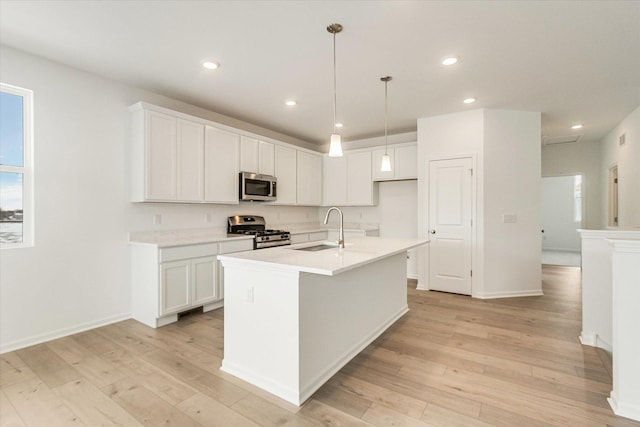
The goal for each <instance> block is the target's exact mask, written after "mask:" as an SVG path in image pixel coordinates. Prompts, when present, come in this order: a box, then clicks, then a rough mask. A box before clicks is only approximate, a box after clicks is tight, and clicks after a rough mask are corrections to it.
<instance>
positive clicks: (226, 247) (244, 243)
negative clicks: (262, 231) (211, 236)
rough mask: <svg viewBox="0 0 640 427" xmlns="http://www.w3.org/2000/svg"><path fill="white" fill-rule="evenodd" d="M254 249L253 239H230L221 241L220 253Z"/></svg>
mask: <svg viewBox="0 0 640 427" xmlns="http://www.w3.org/2000/svg"><path fill="white" fill-rule="evenodd" d="M252 250H253V239H246V240H230V241H228V242H220V253H221V254H228V253H231V252H242V251H252Z"/></svg>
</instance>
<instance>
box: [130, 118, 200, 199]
mask: <svg viewBox="0 0 640 427" xmlns="http://www.w3.org/2000/svg"><path fill="white" fill-rule="evenodd" d="M133 129H134V135H133V141H132V150H133V162H132V175H133V176H132V179H133V180H132V191H131V199H132V201H134V202H143V201H152V202H162V201H167V202H169V201H172V202H173V201H188V202H200V201H202V198H203V182H204V181H203V173H202V171H203V161H202V151H203V143H204V125H202V124H200V123H195V122H191V121H188V120H184V119H179V118H176V117H173V116H170V115H168V114H163V113H160V112H156V111H149V110H143V109H139V110H136V111H134V113H133Z"/></svg>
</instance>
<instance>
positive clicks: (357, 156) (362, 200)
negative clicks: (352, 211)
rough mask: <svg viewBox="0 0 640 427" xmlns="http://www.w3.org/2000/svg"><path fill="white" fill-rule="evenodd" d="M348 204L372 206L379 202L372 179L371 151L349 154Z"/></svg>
mask: <svg viewBox="0 0 640 427" xmlns="http://www.w3.org/2000/svg"><path fill="white" fill-rule="evenodd" d="M346 157H347V204H348V205H349V206H372V205H375V204H376V203H377V200H376V198H375V197H374V191H373V190H374V188H373V182H372V180H371V152H370V151H365V152H363V153H349V154H347V156H346Z"/></svg>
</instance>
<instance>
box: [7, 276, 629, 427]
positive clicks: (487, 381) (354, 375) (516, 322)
mask: <svg viewBox="0 0 640 427" xmlns="http://www.w3.org/2000/svg"><path fill="white" fill-rule="evenodd" d="M414 287H415V282H411V281H410V283H409V287H408V292H409V306H410V309H411V311H410V312H409V313H408V314H407V315H405V316H404V317H403V318H402V319H400V320H399V321H398V322H397V323H396V324H394V325H393V326H392V327H391V328H390V329H389V330H388V331H387V332H385V333H384V334H383V335H382V336H381V337H380V338H379V339H377V340H376V341H375V342H374V343H373V344H372V345H370V346H369V347H367V348H366V349H365V350H364V351H363V352H362V353H361V354H360V355H359V356H357V357H356V358H355V359H354V360H353V361H351V362H350V363H349V364H348V365H347V366H345V367H344V368H343V369H342V370H341V371H340V372H339V373H337V374H336V375H335V376H334V377H333V378H332V379H331V380H329V382H327V384H325V385H324V386H323V387H322V388H321V389H320V390H318V391H317V392H316V393H315V394H314V396H313V397H312V398H311V399H309V400H308V401H307V402H306V403H305V404H304V405H303V406H302V407H300V408H298V407H296V406H294V405H291V404H289V403H287V402H284V401H282V400H281V399H278V398H276V397H274V396H271V395H270V394H268V393H266V392H264V391H262V390H260V389H258V388H256V387H253V386H251V385H249V384H246V383H244V382H243V381H241V380H238V379H236V378H235V377H233V376H230V375H228V374H225V373H224V372H221V371H220V370H219V369H218V367H219V366H220V362H221V360H222V357H223V310H216V311H213V312H209V313H200V314H191V315H188V316H185V317H183V318H181V319H180V321H179V322H178V323H177V324H173V325H169V326H166V327H163V328H160V329H156V330H154V329H150V328H147V327H146V326H144V325H142V324H140V323H137V322H136V321H134V320H128V321H124V322H120V323H117V324H114V325H110V326H106V327H102V328H99V329H94V330H92V331H88V332H84V333H81V334H76V335H72V336H69V337H66V338H62V339H58V340H55V341H51V342H48V343H45V344H40V345H36V346H33V347H29V348H25V349H22V350H19V351H15V352H12V353H7V354H4V355H1V356H0V362H1V363H0V425H1V426H65V425H85V426H111V425H114V426H115V425H119V426H141V425H144V426H180V427H182V426H225V427H226V426H281V425H287V426H316V425H326V426H359V425H376V426H509V427H512V426H550V425H553V426H640V423H637V422H633V421H631V420H628V419H625V418H620V417H616V416H615V415H614V414H613V413H612V411H611V409H610V408H609V405H608V404H607V401H606V398H607V396H608V394H609V391H610V390H611V374H610V372H611V367H610V363H611V359H610V357H609V356H608V355H607V354H606V353H604V354H603V353H599V352H598V351H597V350H596V349H594V348H592V347H586V346H581V345H580V343H579V341H578V335H579V334H580V316H581V314H580V309H581V304H580V271H579V270H578V269H575V268H570V267H557V266H544V267H543V289H544V293H545V295H544V296H542V297H530V298H510V299H499V300H484V301H483V300H474V299H471V298H469V297H464V296H459V295H451V294H445V293H439V292H424V291H416V290H415V289H414Z"/></svg>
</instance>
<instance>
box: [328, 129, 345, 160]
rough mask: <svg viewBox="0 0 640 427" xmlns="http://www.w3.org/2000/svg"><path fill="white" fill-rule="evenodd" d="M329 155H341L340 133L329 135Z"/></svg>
mask: <svg viewBox="0 0 640 427" xmlns="http://www.w3.org/2000/svg"><path fill="white" fill-rule="evenodd" d="M329 157H342V138H340V135H339V134H337V133H334V134H332V135H331V143H330V144H329Z"/></svg>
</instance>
